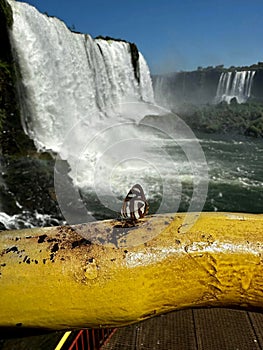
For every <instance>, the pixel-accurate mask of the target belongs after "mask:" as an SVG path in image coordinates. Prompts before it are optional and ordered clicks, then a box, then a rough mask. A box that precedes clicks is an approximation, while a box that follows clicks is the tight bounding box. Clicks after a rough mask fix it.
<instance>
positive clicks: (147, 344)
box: [136, 310, 197, 350]
mask: <svg viewBox="0 0 263 350" xmlns="http://www.w3.org/2000/svg"><path fill="white" fill-rule="evenodd" d="M136 349H140V350H146V349H166V350H167V349H180V350H183V349H191V350H195V349H197V347H196V339H195V330H194V320H193V314H192V310H185V311H176V312H172V313H168V314H166V315H162V316H159V317H155V318H153V319H150V320H148V321H144V322H142V323H140V324H139V327H138V333H137V346H136Z"/></svg>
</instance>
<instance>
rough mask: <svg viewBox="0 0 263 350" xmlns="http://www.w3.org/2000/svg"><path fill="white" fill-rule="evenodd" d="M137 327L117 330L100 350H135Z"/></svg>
mask: <svg viewBox="0 0 263 350" xmlns="http://www.w3.org/2000/svg"><path fill="white" fill-rule="evenodd" d="M136 336H137V325H132V326H127V327H123V328H119V329H118V330H117V331H116V332H115V333H114V334H113V336H112V337H111V338H110V340H109V341H108V342H106V344H105V345H104V346H103V347H102V350H135V349H136V346H135V344H136Z"/></svg>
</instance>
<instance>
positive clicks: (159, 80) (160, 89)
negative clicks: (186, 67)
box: [153, 62, 263, 107]
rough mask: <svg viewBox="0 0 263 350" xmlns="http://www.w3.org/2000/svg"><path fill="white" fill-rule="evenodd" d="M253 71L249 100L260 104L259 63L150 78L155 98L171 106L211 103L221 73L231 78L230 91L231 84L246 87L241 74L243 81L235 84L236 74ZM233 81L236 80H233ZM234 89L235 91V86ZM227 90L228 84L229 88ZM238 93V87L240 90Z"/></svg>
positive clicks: (261, 66) (261, 77) (262, 68)
mask: <svg viewBox="0 0 263 350" xmlns="http://www.w3.org/2000/svg"><path fill="white" fill-rule="evenodd" d="M238 72H239V73H242V72H244V73H245V72H253V81H252V80H251V91H250V96H249V100H250V101H258V102H263V63H262V62H259V63H258V64H255V65H252V66H249V67H230V68H228V69H227V68H224V67H223V66H217V67H207V68H201V67H199V68H198V69H197V70H196V71H191V72H178V73H171V74H168V75H156V76H153V82H154V91H155V98H156V100H157V102H158V103H160V104H168V105H169V106H170V107H174V106H175V105H178V104H185V103H186V104H196V105H200V104H207V103H215V102H216V96H217V92H218V87H219V82H220V77H221V76H222V74H228V73H229V75H231V81H230V84H232V90H234V88H235V86H234V84H237V83H239V84H242V83H243V84H244V88H245V84H246V79H247V77H246V76H245V74H244V80H243V81H239V82H237V81H235V79H236V77H235V74H236V73H238ZM236 80H237V79H236ZM236 88H239V90H240V87H238V86H237V85H236ZM230 90H231V85H230ZM241 90H242V88H241Z"/></svg>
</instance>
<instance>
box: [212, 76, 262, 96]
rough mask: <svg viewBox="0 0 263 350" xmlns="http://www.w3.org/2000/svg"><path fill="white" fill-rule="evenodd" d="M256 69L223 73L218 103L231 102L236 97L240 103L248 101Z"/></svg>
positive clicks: (218, 92)
mask: <svg viewBox="0 0 263 350" xmlns="http://www.w3.org/2000/svg"><path fill="white" fill-rule="evenodd" d="M255 73H256V72H255V71H242V72H224V73H221V75H220V79H219V82H218V87H217V92H216V98H215V100H216V103H219V102H221V101H226V102H228V103H229V102H230V101H231V99H232V98H234V97H235V98H236V99H237V102H238V103H243V102H246V101H247V99H248V98H249V97H250V94H251V87H252V83H253V77H254V75H255Z"/></svg>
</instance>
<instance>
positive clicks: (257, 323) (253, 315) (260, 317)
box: [248, 312, 263, 349]
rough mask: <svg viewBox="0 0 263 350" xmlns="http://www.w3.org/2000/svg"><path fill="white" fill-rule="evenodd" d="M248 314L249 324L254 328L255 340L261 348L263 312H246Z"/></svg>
mask: <svg viewBox="0 0 263 350" xmlns="http://www.w3.org/2000/svg"><path fill="white" fill-rule="evenodd" d="M248 316H249V318H250V322H251V325H252V327H253V328H254V331H255V334H256V337H257V341H258V343H259V345H260V347H261V349H263V314H261V313H258V312H248Z"/></svg>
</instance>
